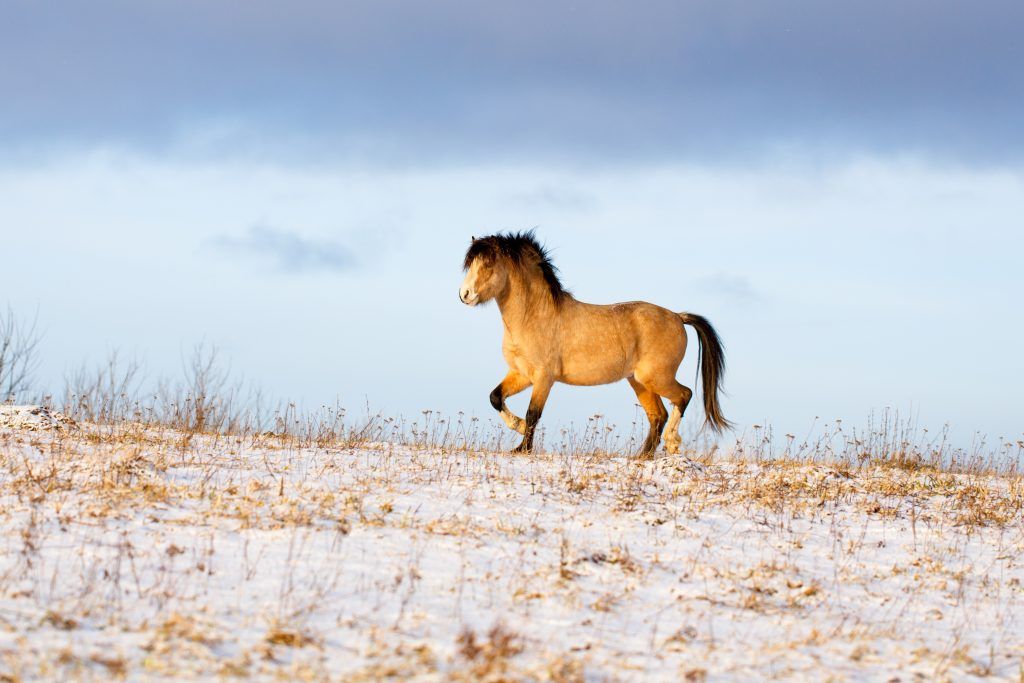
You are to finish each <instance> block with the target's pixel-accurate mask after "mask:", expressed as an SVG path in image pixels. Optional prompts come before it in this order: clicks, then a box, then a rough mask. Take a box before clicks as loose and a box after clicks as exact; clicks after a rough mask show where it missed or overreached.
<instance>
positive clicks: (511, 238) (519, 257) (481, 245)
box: [462, 230, 571, 305]
mask: <svg viewBox="0 0 1024 683" xmlns="http://www.w3.org/2000/svg"><path fill="white" fill-rule="evenodd" d="M479 256H485V257H489V258H493V259H499V258H503V259H506V260H507V261H508V262H509V263H510V264H511V265H512V267H513V268H517V269H519V270H520V271H525V270H527V269H528V268H529V267H530V266H531V265H537V266H538V267H539V268H540V272H541V275H543V277H544V282H545V283H546V284H547V286H548V290H549V291H550V292H551V298H552V300H553V301H554V302H555V304H556V305H557V304H560V303H561V302H562V301H563V300H564V299H566V298H567V297H569V296H571V294H570V293H569V291H568V290H567V289H566V288H565V287H563V286H562V281H561V280H559V279H558V268H556V267H555V264H553V263H552V262H551V256H550V254H548V250H547V249H545V248H544V247H543V245H541V244H540V242H538V241H537V236H536V235H535V234H534V232H533V230H525V231H522V232H506V233H498V234H496V235H489V236H487V237H478V238H476V239H474V240H473V243H472V244H470V245H469V249H468V250H467V251H466V259H465V261H463V263H462V268H463V270H467V269H468V268H469V266H470V265H471V264H472V263H473V261H474V259H476V258H477V257H479Z"/></svg>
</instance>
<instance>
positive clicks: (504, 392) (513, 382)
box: [491, 370, 531, 434]
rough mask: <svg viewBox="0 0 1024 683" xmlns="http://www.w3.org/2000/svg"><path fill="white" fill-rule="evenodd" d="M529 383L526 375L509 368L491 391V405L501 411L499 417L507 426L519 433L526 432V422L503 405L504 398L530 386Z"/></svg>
mask: <svg viewBox="0 0 1024 683" xmlns="http://www.w3.org/2000/svg"><path fill="white" fill-rule="evenodd" d="M530 384H531V382H530V380H529V378H528V377H526V376H525V375H521V374H519V373H518V372H516V371H515V370H509V371H508V374H507V375H505V379H503V380H501V384H499V385H498V386H496V387H495V388H494V391H492V392H491V405H492V406H494V409H495V410H497V411H498V412H499V413H501V419H502V420H504V421H505V424H506V425H508V428H509V429H513V430H515V431H517V432H519V433H520V434H525V433H526V422H525V421H524V420H523V418H521V417H519V416H518V415H515V414H514V413H513V412H512V411H511V410H509V409H508V406H506V405H505V399H506V398H508V397H509V396H515V395H516V394H518V393H519V392H520V391H522V390H523V389H525V388H527V387H528V386H530Z"/></svg>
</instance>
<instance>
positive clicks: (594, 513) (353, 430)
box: [0, 351, 1024, 681]
mask: <svg viewBox="0 0 1024 683" xmlns="http://www.w3.org/2000/svg"><path fill="white" fill-rule="evenodd" d="M191 368H192V370H193V371H192V374H190V375H189V380H188V381H187V382H186V383H185V384H183V385H182V386H179V387H177V388H173V389H169V388H167V386H166V385H165V387H164V389H163V390H162V391H161V392H158V393H156V394H154V395H153V396H151V397H150V398H148V399H143V398H140V396H139V395H138V393H137V392H135V390H134V389H133V388H132V387H135V386H136V385H137V382H136V380H135V373H136V372H137V369H136V368H135V366H133V365H131V364H129V365H127V366H124V365H120V364H119V362H118V360H117V359H116V358H113V359H112V360H111V363H110V364H108V365H107V366H105V367H104V368H103V369H102V370H100V371H98V373H97V374H96V375H95V376H91V377H90V376H89V375H88V373H80V374H79V375H77V376H76V379H75V382H74V383H73V385H74V386H75V387H76V389H75V390H73V391H69V392H68V397H67V399H66V400H65V401H64V403H63V404H62V406H61V407H62V408H63V409H64V410H66V411H67V413H68V415H69V416H70V417H69V418H68V419H62V418H58V417H57V416H55V415H54V413H53V412H46V411H38V412H37V414H35V415H27V414H21V413H19V416H18V417H17V418H16V419H15V417H9V419H8V420H7V423H5V424H0V524H2V525H3V530H4V534H3V535H2V538H3V540H2V541H0V678H2V679H4V680H24V679H37V678H42V679H67V678H101V677H103V678H107V677H113V678H118V677H123V678H127V679H135V678H140V677H146V676H155V677H166V678H172V679H186V678H213V677H243V678H250V677H257V678H286V679H290V680H291V679H299V680H314V679H323V678H344V679H346V680H381V679H387V678H392V679H400V680H407V679H419V680H466V681H469V680H474V681H475V680H490V681H504V680H510V681H512V680H553V681H581V680H584V679H587V680H594V679H601V680H652V679H659V680H692V681H700V680H704V679H705V678H711V679H715V678H720V677H728V678H737V679H750V678H764V677H772V676H777V677H783V678H786V677H789V678H793V677H798V678H827V677H829V676H831V677H833V678H834V679H837V680H841V679H844V678H881V679H886V678H888V677H889V676H891V675H896V674H899V675H901V676H903V675H907V676H914V675H918V676H921V677H924V678H926V679H929V680H956V679H962V678H964V677H970V676H973V677H999V678H1014V679H1016V678H1017V677H1019V675H1020V672H1021V666H1022V664H1021V663H1022V661H1024V637H1022V636H1021V633H1024V624H1022V623H1021V620H1020V618H1019V617H1018V616H1017V615H1018V614H1019V613H1021V609H1020V608H1021V599H1022V598H1024V585H1022V583H1024V560H1022V558H1024V552H1022V551H1024V479H1022V476H1021V474H1020V473H1019V472H1018V467H1017V463H1018V462H1019V461H1020V459H1021V457H1022V455H1024V443H1021V442H1015V443H1008V442H1007V443H999V444H997V445H996V446H995V447H994V448H989V449H986V448H985V447H984V446H983V445H979V446H978V447H977V448H974V449H972V450H971V451H969V452H964V451H958V450H956V449H954V448H951V447H950V446H949V443H948V439H947V438H946V437H945V435H944V434H940V435H938V436H937V437H931V436H929V435H928V434H927V433H925V432H923V431H918V430H914V429H912V428H911V427H909V426H908V425H907V424H906V423H904V422H901V421H900V420H899V419H898V418H897V417H896V416H892V415H882V416H881V418H880V419H877V420H875V421H874V422H873V424H872V425H870V426H869V428H868V429H867V430H864V431H860V430H857V431H851V432H850V433H847V432H846V431H845V429H844V428H843V427H842V425H841V424H834V425H828V426H826V427H824V428H823V429H822V430H819V432H818V433H817V435H816V436H814V437H813V438H807V439H804V440H803V441H799V440H797V439H796V438H795V437H793V436H790V435H786V436H785V437H784V438H783V439H781V440H779V439H776V438H774V437H773V435H772V434H771V433H770V430H768V429H762V428H755V429H753V430H752V431H751V432H750V433H748V434H746V435H743V436H741V437H740V438H739V439H738V440H737V441H736V442H735V443H734V444H732V445H730V446H729V447H727V448H719V447H718V446H716V445H715V444H711V443H702V442H701V441H700V440H699V439H697V438H691V439H689V440H688V441H687V443H690V444H691V445H692V448H691V449H690V450H689V451H688V452H687V453H685V454H684V455H682V456H673V457H664V458H658V459H653V460H650V461H637V460H635V459H633V458H630V457H628V456H627V455H625V453H629V452H632V451H633V450H635V448H636V447H637V446H638V441H639V437H640V436H641V434H639V433H634V434H629V435H625V436H623V435H620V434H618V433H617V432H615V430H612V429H610V428H609V426H608V425H606V424H605V423H604V422H603V421H602V420H601V418H600V417H598V416H595V417H594V418H593V419H592V420H591V421H590V422H589V423H588V424H587V425H586V426H585V428H584V429H583V430H582V431H581V432H577V433H574V432H571V431H569V430H565V431H560V432H559V433H558V434H557V435H555V437H554V438H552V436H551V435H550V434H549V435H547V441H546V443H547V449H546V450H545V451H544V452H541V453H538V454H536V455H532V456H522V457H511V456H508V455H506V454H502V453H499V452H498V451H499V450H500V449H501V448H502V447H507V446H508V445H510V443H511V440H510V439H509V437H508V435H507V433H506V432H505V431H504V430H503V429H502V428H501V426H500V425H497V424H496V423H482V422H481V421H479V420H476V419H467V418H465V416H463V415H457V416H455V417H453V418H448V417H445V416H442V415H439V414H437V413H435V412H432V411H424V413H422V414H421V415H420V416H418V417H417V419H416V420H413V421H408V422H407V421H404V420H402V419H396V418H388V417H385V416H382V415H367V416H365V417H362V418H359V419H352V418H351V417H350V416H349V415H348V414H347V413H346V412H345V411H344V410H342V409H339V408H334V407H325V408H323V409H321V410H319V411H314V412H312V413H303V412H301V411H299V410H298V409H296V408H295V407H294V406H291V405H284V406H281V407H279V408H277V409H275V410H271V411H265V412H261V411H260V409H259V408H258V405H257V404H258V401H257V400H255V399H252V398H251V397H249V398H245V399H242V398H240V397H241V393H240V392H239V391H238V390H237V386H238V385H237V383H232V382H231V381H230V380H229V379H228V377H227V375H225V374H223V373H218V372H217V371H216V365H215V363H213V360H212V358H211V357H210V356H208V355H204V353H203V352H202V351H199V352H197V354H196V356H195V357H194V358H193V359H192V360H191ZM225 392H226V393H225ZM225 396H226V398H225ZM51 411H52V408H51ZM0 422H2V420H0ZM634 431H635V432H637V431H639V430H634Z"/></svg>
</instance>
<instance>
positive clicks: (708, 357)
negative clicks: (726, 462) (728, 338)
mask: <svg viewBox="0 0 1024 683" xmlns="http://www.w3.org/2000/svg"><path fill="white" fill-rule="evenodd" d="M679 317H680V319H681V320H682V321H683V324H684V325H692V326H693V328H694V329H695V330H697V339H698V341H699V346H698V350H697V361H698V365H700V374H701V379H702V380H703V384H702V386H703V389H704V415H705V419H706V420H707V423H708V424H709V425H711V428H712V429H713V430H715V431H716V432H719V433H721V431H722V430H723V429H732V423H731V422H729V421H728V420H726V419H725V416H724V415H722V408H721V406H720V405H718V392H719V391H720V390H721V383H722V376H723V375H724V374H725V352H724V351H723V349H722V340H721V339H719V338H718V333H717V332H715V328H714V327H712V326H711V323H709V322H708V321H707V318H705V317H704V316H701V315H697V314H695V313H679Z"/></svg>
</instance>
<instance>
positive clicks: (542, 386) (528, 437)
mask: <svg viewBox="0 0 1024 683" xmlns="http://www.w3.org/2000/svg"><path fill="white" fill-rule="evenodd" d="M553 384H554V380H553V379H551V378H549V377H541V378H537V379H534V381H533V393H532V394H531V395H530V407H529V409H528V410H527V411H526V431H524V432H523V442H522V443H521V444H519V445H518V446H516V447H515V448H513V449H512V452H513V453H529V452H530V451H532V450H533V432H534V430H535V429H536V427H537V422H538V421H539V420H540V415H541V413H543V412H544V404H545V403H547V400H548V394H549V393H550V392H551V386H552V385H553Z"/></svg>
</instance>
